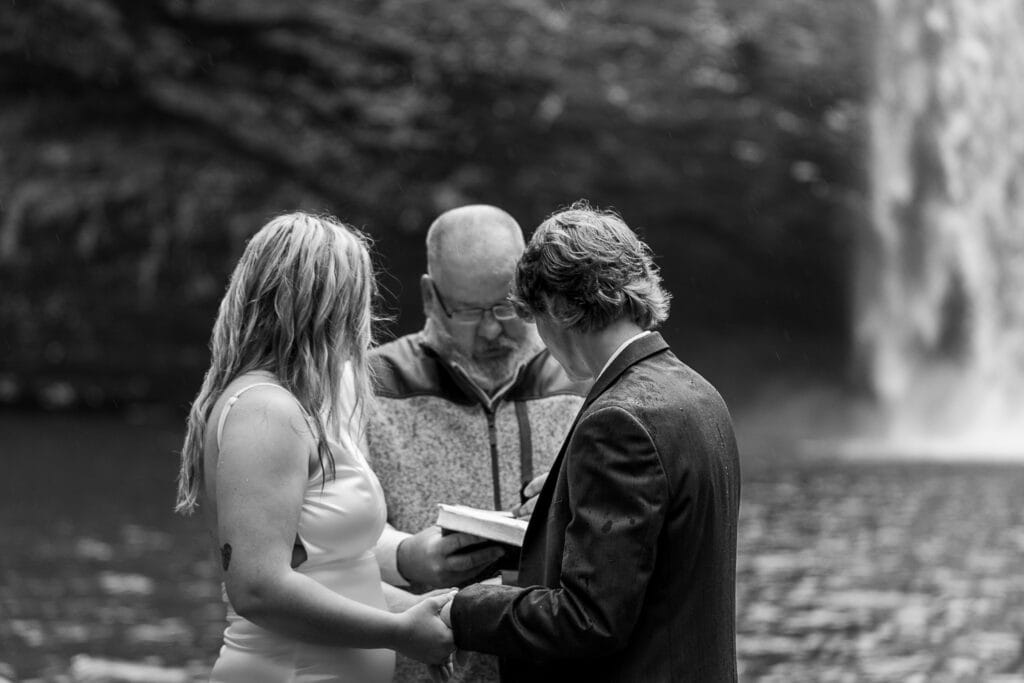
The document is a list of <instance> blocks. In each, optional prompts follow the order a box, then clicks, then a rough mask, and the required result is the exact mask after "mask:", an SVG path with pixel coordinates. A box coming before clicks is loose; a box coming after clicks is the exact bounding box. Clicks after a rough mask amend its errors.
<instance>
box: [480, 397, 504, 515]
mask: <svg viewBox="0 0 1024 683" xmlns="http://www.w3.org/2000/svg"><path fill="white" fill-rule="evenodd" d="M484 414H486V415H487V440H488V442H489V443H490V445H491V487H492V488H493V489H494V509H495V510H501V509H502V508H501V474H500V472H499V470H498V428H497V425H495V422H494V411H492V410H487V409H484Z"/></svg>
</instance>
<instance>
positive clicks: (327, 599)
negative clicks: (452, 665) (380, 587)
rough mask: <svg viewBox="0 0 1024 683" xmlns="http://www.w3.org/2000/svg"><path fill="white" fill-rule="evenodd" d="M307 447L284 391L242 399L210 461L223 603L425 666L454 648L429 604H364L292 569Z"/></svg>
mask: <svg viewBox="0 0 1024 683" xmlns="http://www.w3.org/2000/svg"><path fill="white" fill-rule="evenodd" d="M314 452H315V449H314V440H313V437H312V435H311V433H310V429H309V427H308V425H307V423H306V421H305V419H304V418H303V415H302V412H301V410H300V409H299V407H298V405H297V404H296V403H295V401H294V400H293V399H292V398H291V397H290V396H288V395H287V394H285V393H284V392H259V393H258V394H255V395H252V396H251V397H246V399H245V400H240V401H239V402H238V403H237V404H236V405H235V406H234V407H233V408H232V412H231V415H230V416H229V418H228V420H227V422H226V424H225V428H224V432H223V437H222V442H221V449H220V453H219V456H218V461H217V463H216V477H215V482H212V483H213V485H214V491H211V493H213V494H214V495H216V498H217V535H218V545H219V548H218V549H219V551H220V559H221V567H222V569H223V572H224V581H225V586H226V589H227V594H228V598H229V600H230V601H231V604H232V606H233V607H234V609H235V611H236V612H237V613H238V614H239V615H241V616H242V617H244V618H246V619H248V620H250V621H252V622H253V623H255V624H257V625H260V626H262V627H264V628H267V629H270V630H273V631H276V632H279V633H282V634H285V635H287V636H290V637H292V638H295V639H298V640H302V641H305V642H311V643H320V644H333V645H338V646H343V647H358V648H380V647H383V648H390V649H394V650H397V651H399V652H402V653H404V654H406V655H408V656H410V657H414V658H416V659H420V660H422V661H428V662H441V661H443V660H444V659H445V658H446V657H447V655H448V654H449V653H450V652H451V650H452V647H453V646H452V639H451V633H450V632H449V631H448V630H447V628H446V627H445V626H444V624H443V623H442V622H441V621H440V619H439V618H438V616H437V613H438V612H439V611H440V609H441V606H443V605H444V604H445V602H446V601H447V600H448V598H447V597H446V596H435V597H433V598H430V599H428V600H425V601H422V602H421V603H419V604H418V605H416V606H415V607H413V608H411V609H408V610H406V611H403V612H401V613H392V612H389V611H385V610H379V609H375V608H373V607H369V606H367V605H363V604H361V603H359V602H356V601H354V600H350V599H348V598H345V597H344V596H341V595H338V594H337V593H335V592H333V591H331V590H330V589H328V588H326V587H325V586H323V585H321V584H319V583H318V582H316V581H315V580H313V579H311V578H309V577H307V576H305V575H303V574H301V573H299V572H296V571H294V570H293V569H292V567H291V557H292V546H293V545H294V542H295V538H296V531H297V528H298V520H299V512H300V510H301V506H302V501H303V496H304V495H305V490H306V486H307V482H308V477H309V467H310V458H311V454H312V453H314Z"/></svg>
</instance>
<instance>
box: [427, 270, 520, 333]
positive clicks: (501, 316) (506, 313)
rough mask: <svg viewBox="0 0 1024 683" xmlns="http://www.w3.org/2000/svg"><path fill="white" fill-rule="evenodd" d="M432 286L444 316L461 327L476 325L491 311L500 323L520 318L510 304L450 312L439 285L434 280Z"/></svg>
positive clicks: (504, 303)
mask: <svg viewBox="0 0 1024 683" xmlns="http://www.w3.org/2000/svg"><path fill="white" fill-rule="evenodd" d="M430 286H431V287H432V288H433V290H434V296H435V297H437V303H439V304H441V310H443V311H444V314H445V315H446V316H448V318H449V319H450V320H451V321H452V322H454V323H459V324H461V325H476V324H477V323H479V322H480V321H481V320H483V319H484V313H486V312H487V311H490V312H491V315H493V316H494V319H495V320H497V321H499V322H508V321H509V320H515V319H516V318H517V317H519V316H518V315H516V309H515V307H514V306H513V305H512V304H510V303H508V302H502V303H500V304H494V305H493V306H490V307H488V308H459V309H456V310H454V311H450V310H448V306H447V304H445V302H444V297H443V296H441V292H439V291H437V285H436V284H434V281H433V280H431V281H430Z"/></svg>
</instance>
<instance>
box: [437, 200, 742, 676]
mask: <svg viewBox="0 0 1024 683" xmlns="http://www.w3.org/2000/svg"><path fill="white" fill-rule="evenodd" d="M511 298H512V301H513V303H514V304H515V305H516V307H517V309H518V310H519V311H520V314H521V315H523V316H528V317H530V318H533V319H534V320H535V321H536V323H537V330H538V332H539V333H540V336H541V338H542V339H543V340H544V341H545V343H546V344H547V346H548V348H549V349H550V350H551V352H552V354H553V355H554V356H555V358H556V359H557V360H558V361H559V362H560V363H561V364H562V366H563V367H564V368H565V369H566V371H567V372H568V374H569V375H570V376H571V377H572V378H573V379H579V380H584V379H591V378H596V381H595V383H594V385H593V388H592V389H591V391H590V393H589V395H588V396H587V398H586V401H585V402H584V404H583V407H582V409H581V410H580V413H579V415H578V416H577V418H576V422H575V423H574V425H573V427H572V428H571V430H570V433H569V435H568V437H567V438H566V440H565V443H564V444H563V445H562V449H561V452H560V453H559V455H558V457H557V459H556V460H555V463H554V465H553V467H552V469H551V473H550V475H549V476H548V479H547V482H546V483H545V485H544V488H543V490H542V491H541V493H540V496H539V498H538V499H537V502H536V506H535V508H534V512H533V517H532V519H531V520H530V526H529V529H528V530H527V534H526V539H525V541H524V544H523V549H522V555H521V559H520V573H519V587H513V586H495V585H474V586H470V587H468V588H464V589H462V591H460V592H459V593H458V594H457V595H456V597H455V599H454V601H452V602H451V603H449V605H448V606H446V607H445V609H444V611H443V613H442V617H443V618H445V619H446V620H447V621H448V623H450V624H451V626H452V629H453V630H454V634H455V643H456V646H457V647H459V648H460V649H464V650H476V651H481V652H489V653H493V654H497V655H499V656H500V658H501V676H502V680H503V681H506V682H517V681H522V682H524V683H526V682H529V683H540V682H542V681H560V682H564V681H622V682H623V683H638V682H648V681H651V682H657V683H661V682H667V681H699V682H700V683H709V682H716V681H735V680H736V648H735V574H736V516H737V511H738V507H739V494H740V491H739V474H740V473H739V462H738V456H737V450H736V441H735V438H734V435H733V427H732V423H731V420H730V417H729V412H728V410H727V409H726V406H725V404H724V402H723V401H722V398H721V397H720V396H719V394H718V392H717V391H716V390H715V389H714V387H712V386H711V385H710V384H709V383H708V382H707V381H706V380H705V379H704V378H703V377H701V376H700V375H699V374H697V373H696V372H695V371H694V370H692V369H691V368H689V367H688V366H686V365H685V364H684V363H682V362H681V361H680V360H679V359H678V358H676V356H675V355H674V354H673V353H672V351H671V350H670V349H669V347H668V345H667V344H666V343H665V341H664V340H663V339H662V337H661V335H659V334H658V333H656V332H652V331H651V330H652V329H653V328H655V327H656V326H657V325H658V324H660V323H661V322H662V321H664V320H665V319H666V318H667V316H668V299H669V295H668V293H667V292H665V290H664V289H663V288H662V287H661V278H660V276H659V274H658V272H657V269H656V268H655V266H654V264H653V261H652V259H651V254H650V250H649V249H648V248H647V246H646V245H645V244H644V243H643V242H641V241H640V240H639V239H638V238H637V237H636V235H634V234H633V232H632V231H631V230H630V229H629V228H628V227H627V226H626V224H625V223H624V222H623V221H622V219H621V218H619V217H618V216H617V215H616V214H614V213H611V212H606V211H598V210H595V209H592V208H591V207H590V206H589V205H587V204H585V203H578V204H575V205H573V206H572V207H570V208H569V209H567V210H565V211H562V212H560V213H556V214H554V215H553V216H551V217H550V218H549V219H547V220H546V221H545V222H544V223H543V224H541V226H540V227H539V228H538V229H537V231H536V232H535V234H534V236H533V238H532V239H531V241H530V244H529V245H528V246H527V248H526V252H525V253H524V254H523V257H522V259H521V260H520V262H519V265H518V268H517V272H516V279H515V282H514V285H513V293H512V297H511Z"/></svg>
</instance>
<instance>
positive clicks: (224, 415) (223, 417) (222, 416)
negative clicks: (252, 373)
mask: <svg viewBox="0 0 1024 683" xmlns="http://www.w3.org/2000/svg"><path fill="white" fill-rule="evenodd" d="M253 387H277V388H278V389H280V390H282V391H287V392H288V395H289V396H291V397H292V398H295V394H293V393H292V392H290V391H288V390H287V389H285V388H284V387H283V386H281V385H280V384H275V383H274V382H256V383H254V384H250V385H249V386H247V387H242V388H241V389H239V390H238V391H236V392H235V393H234V394H233V395H232V396H231V398H229V399H228V402H227V403H226V404H224V408H223V409H221V411H220V419H219V420H217V450H218V451H219V450H220V439H221V435H223V434H224V422H225V421H226V420H227V417H228V411H230V410H231V406H233V405H235V403H236V402H237V401H238V397H239V396H241V395H242V394H244V393H245V392H247V391H249V390H250V389H252V388H253ZM298 400H299V399H297V398H296V399H295V401H296V402H298ZM299 408H300V409H302V405H301V404H300V405H299ZM302 412H303V414H305V412H306V411H305V410H304V409H303V410H302Z"/></svg>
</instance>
